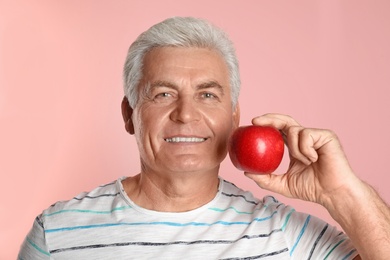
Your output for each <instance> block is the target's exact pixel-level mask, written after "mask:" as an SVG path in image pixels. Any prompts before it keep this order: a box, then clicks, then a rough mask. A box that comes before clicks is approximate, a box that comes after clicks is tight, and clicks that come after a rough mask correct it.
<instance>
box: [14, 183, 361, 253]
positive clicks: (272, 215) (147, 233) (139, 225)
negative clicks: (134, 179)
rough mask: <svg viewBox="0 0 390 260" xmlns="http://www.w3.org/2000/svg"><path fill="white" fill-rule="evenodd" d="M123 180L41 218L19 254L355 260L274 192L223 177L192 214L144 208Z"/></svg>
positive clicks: (341, 239) (345, 242)
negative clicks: (259, 192)
mask: <svg viewBox="0 0 390 260" xmlns="http://www.w3.org/2000/svg"><path fill="white" fill-rule="evenodd" d="M122 180H123V178H121V179H119V180H117V181H115V182H112V183H110V184H107V185H104V186H100V187H98V188H96V189H94V190H93V191H91V192H89V193H83V194H80V195H79V196H77V197H75V198H73V199H72V200H70V201H65V202H58V203H56V204H54V205H53V206H51V207H50V208H48V209H47V210H45V211H44V212H43V213H42V214H41V215H39V216H38V217H37V218H36V220H35V222H34V225H33V227H32V229H31V231H30V233H29V234H28V235H27V237H26V239H25V241H24V243H23V245H22V248H21V250H20V252H19V259H25V260H27V259H183V258H185V259H267V260H269V259H300V260H301V259H352V258H353V257H354V256H356V255H357V252H356V250H355V249H354V248H353V245H352V244H351V242H350V240H349V239H348V238H347V237H346V235H345V234H344V233H342V232H339V231H337V230H336V229H335V228H334V227H331V226H329V225H328V224H326V223H324V222H323V221H321V220H319V219H318V218H315V217H313V216H310V215H307V214H302V213H298V212H296V211H294V209H293V208H291V207H289V206H285V205H284V204H282V203H280V202H278V201H277V200H276V199H275V198H273V197H270V196H268V197H265V198H264V199H263V200H259V199H257V198H255V197H253V195H252V194H251V193H250V192H247V191H243V190H241V189H239V188H238V187H236V186H235V185H234V184H232V183H230V182H227V181H224V180H222V179H221V180H220V185H219V191H218V193H217V195H216V197H215V198H214V199H213V200H212V201H211V202H209V203H207V204H206V205H204V206H202V207H200V208H197V209H195V210H192V211H188V212H181V213H167V212H156V211H151V210H147V209H144V208H141V207H139V206H137V205H136V204H134V203H133V202H132V201H131V200H130V198H129V197H128V196H127V195H126V192H125V191H124V189H123V186H122Z"/></svg>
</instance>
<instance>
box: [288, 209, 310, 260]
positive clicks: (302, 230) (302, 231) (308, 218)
mask: <svg viewBox="0 0 390 260" xmlns="http://www.w3.org/2000/svg"><path fill="white" fill-rule="evenodd" d="M309 221H310V215H309V216H308V217H307V218H306V221H305V224H303V227H302V229H301V232H300V233H299V235H298V238H297V241H295V244H294V246H293V247H292V248H291V251H290V256H291V255H292V254H293V253H294V250H295V248H296V247H297V245H298V243H299V241H300V240H301V238H302V236H303V233H305V230H306V228H307V225H308V224H309Z"/></svg>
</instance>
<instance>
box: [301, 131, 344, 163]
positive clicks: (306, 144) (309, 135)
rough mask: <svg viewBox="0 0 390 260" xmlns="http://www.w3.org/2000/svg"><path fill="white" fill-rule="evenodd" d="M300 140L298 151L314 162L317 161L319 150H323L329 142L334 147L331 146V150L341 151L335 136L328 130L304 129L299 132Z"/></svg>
mask: <svg viewBox="0 0 390 260" xmlns="http://www.w3.org/2000/svg"><path fill="white" fill-rule="evenodd" d="M301 140H302V141H301V144H300V149H301V151H302V153H304V154H305V155H307V156H308V157H309V158H313V159H315V160H317V159H318V152H320V149H321V150H323V148H324V147H325V146H326V145H327V144H329V143H331V142H332V143H333V144H334V145H336V146H333V148H337V150H341V145H340V142H339V141H338V138H337V136H336V135H335V134H334V133H333V132H332V131H330V130H326V129H310V128H307V129H304V130H303V131H302V132H301ZM334 151H336V150H333V153H334ZM312 161H313V160H312Z"/></svg>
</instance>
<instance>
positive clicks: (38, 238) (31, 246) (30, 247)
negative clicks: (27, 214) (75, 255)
mask: <svg viewBox="0 0 390 260" xmlns="http://www.w3.org/2000/svg"><path fill="white" fill-rule="evenodd" d="M26 259H34V260H35V259H38V260H40V259H50V253H49V250H48V248H47V244H46V239H45V231H44V227H43V223H42V221H41V218H40V216H38V217H37V218H36V219H35V221H34V224H33V227H32V228H31V230H30V232H29V233H28V235H27V236H26V238H25V239H24V241H23V244H22V246H21V248H20V251H19V255H18V260H26Z"/></svg>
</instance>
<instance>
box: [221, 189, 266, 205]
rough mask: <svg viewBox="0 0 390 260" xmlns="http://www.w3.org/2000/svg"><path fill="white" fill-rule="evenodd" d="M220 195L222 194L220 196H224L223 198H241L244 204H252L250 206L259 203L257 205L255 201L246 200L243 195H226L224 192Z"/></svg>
mask: <svg viewBox="0 0 390 260" xmlns="http://www.w3.org/2000/svg"><path fill="white" fill-rule="evenodd" d="M221 194H222V195H225V196H227V197H236V198H243V199H244V200H245V201H246V202H248V203H252V204H254V205H257V204H259V203H257V202H256V201H252V200H248V199H247V198H246V197H245V196H244V195H237V194H227V193H225V192H222V193H221Z"/></svg>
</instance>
